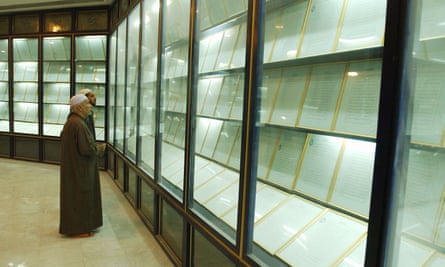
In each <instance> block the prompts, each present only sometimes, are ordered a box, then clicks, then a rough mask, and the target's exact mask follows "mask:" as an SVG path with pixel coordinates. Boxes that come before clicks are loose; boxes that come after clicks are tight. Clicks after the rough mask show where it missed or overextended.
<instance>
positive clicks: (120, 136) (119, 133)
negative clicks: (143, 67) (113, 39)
mask: <svg viewBox="0 0 445 267" xmlns="http://www.w3.org/2000/svg"><path fill="white" fill-rule="evenodd" d="M116 50H117V54H116V86H115V88H116V95H115V97H116V101H115V121H114V123H115V125H114V126H115V133H114V145H115V147H116V149H118V150H120V151H121V152H124V138H125V136H126V134H125V92H126V90H125V76H126V65H125V63H126V50H127V19H124V20H123V21H122V23H121V24H120V25H119V27H118V28H117V48H116Z"/></svg>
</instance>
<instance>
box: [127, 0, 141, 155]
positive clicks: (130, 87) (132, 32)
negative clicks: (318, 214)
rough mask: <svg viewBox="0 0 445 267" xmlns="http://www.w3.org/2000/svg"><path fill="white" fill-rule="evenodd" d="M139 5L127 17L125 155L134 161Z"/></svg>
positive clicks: (137, 84)
mask: <svg viewBox="0 0 445 267" xmlns="http://www.w3.org/2000/svg"><path fill="white" fill-rule="evenodd" d="M139 15H140V14H139V5H137V6H136V7H135V8H134V9H133V10H132V11H131V13H130V15H129V16H128V33H127V34H128V36H127V67H126V69H127V75H126V76H127V84H126V87H125V99H126V103H125V133H127V134H126V135H125V142H126V144H125V154H126V155H127V157H128V158H129V159H130V160H133V161H136V125H137V113H136V112H137V98H138V86H139V29H140V25H141V23H140V18H139Z"/></svg>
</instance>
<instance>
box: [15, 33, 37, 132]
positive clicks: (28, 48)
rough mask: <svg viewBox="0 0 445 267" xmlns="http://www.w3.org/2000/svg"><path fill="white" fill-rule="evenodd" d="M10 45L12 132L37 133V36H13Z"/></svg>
mask: <svg viewBox="0 0 445 267" xmlns="http://www.w3.org/2000/svg"><path fill="white" fill-rule="evenodd" d="M12 45H13V46H12V47H13V56H14V62H13V67H14V72H13V95H14V99H13V101H14V105H13V114H14V115H13V116H14V132H15V133H25V134H39V116H38V114H39V107H38V101H39V99H38V96H39V87H38V77H39V63H38V51H39V42H38V39H37V38H15V39H13V43H12Z"/></svg>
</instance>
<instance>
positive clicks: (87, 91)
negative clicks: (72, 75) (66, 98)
mask: <svg viewBox="0 0 445 267" xmlns="http://www.w3.org/2000/svg"><path fill="white" fill-rule="evenodd" d="M89 93H91V90H90V89H88V88H84V89H82V90H80V91H79V94H82V95H87V94H89Z"/></svg>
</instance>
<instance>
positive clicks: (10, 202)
mask: <svg viewBox="0 0 445 267" xmlns="http://www.w3.org/2000/svg"><path fill="white" fill-rule="evenodd" d="M101 182H102V198H103V209H104V210H103V216H104V226H103V227H102V228H101V229H100V231H99V232H98V233H96V234H95V235H94V236H93V237H89V238H75V239H72V238H66V237H63V236H61V235H59V234H58V224H59V166H58V165H51V164H44V163H34V162H27V161H20V160H11V159H2V158H0V266H11V267H15V266H22V267H26V266H38V267H40V266H45V267H48V266H49V267H52V266H64V267H71V266H72V267H79V266H80V267H81V266H85V267H86V266H92V267H93V266H94V267H98V266H99V267H100V266H122V267H125V266H151V267H156V266H162V267H164V266H173V264H172V263H171V261H170V260H169V259H168V257H167V256H166V254H165V253H164V252H163V251H162V249H161V247H160V246H159V244H158V243H157V241H156V240H155V239H154V237H153V235H152V234H151V233H150V232H149V231H148V230H147V228H146V227H145V226H144V225H143V223H142V222H141V220H140V218H139V217H138V215H137V214H136V213H135V211H134V210H133V208H132V207H131V206H130V204H129V203H128V201H127V200H126V199H125V197H124V196H123V195H122V193H121V192H119V190H118V189H117V187H116V186H115V184H114V182H113V180H112V179H111V178H110V177H109V175H108V174H107V173H105V172H102V173H101Z"/></svg>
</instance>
